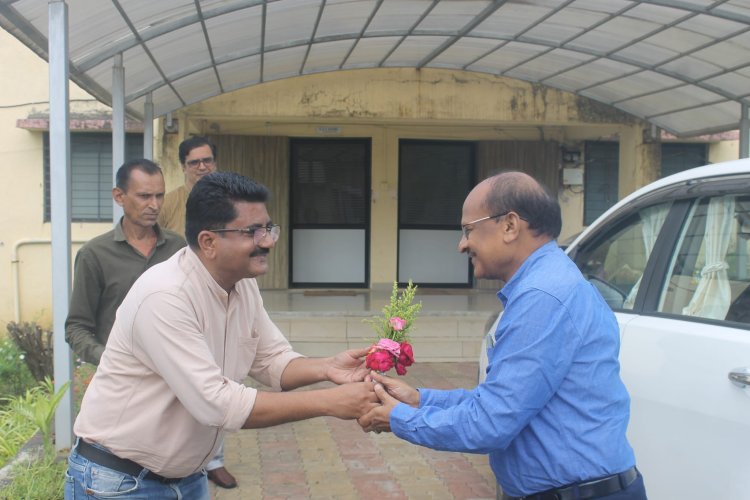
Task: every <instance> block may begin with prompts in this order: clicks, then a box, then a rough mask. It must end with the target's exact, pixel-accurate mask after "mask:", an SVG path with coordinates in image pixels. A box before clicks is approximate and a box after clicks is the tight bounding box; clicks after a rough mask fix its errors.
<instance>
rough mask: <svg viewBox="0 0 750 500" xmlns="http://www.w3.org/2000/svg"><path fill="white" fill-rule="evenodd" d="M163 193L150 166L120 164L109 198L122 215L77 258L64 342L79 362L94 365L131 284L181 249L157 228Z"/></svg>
mask: <svg viewBox="0 0 750 500" xmlns="http://www.w3.org/2000/svg"><path fill="white" fill-rule="evenodd" d="M164 191H165V189H164V176H163V175H162V172H161V169H160V168H159V167H158V166H157V165H156V164H155V163H153V162H152V161H150V160H146V159H139V160H131V161H128V162H126V163H125V164H123V166H122V167H120V169H119V170H118V171H117V186H116V187H115V188H114V189H113V190H112V197H113V198H114V200H115V201H116V202H117V204H118V205H120V206H122V208H123V212H124V214H125V215H123V217H122V218H121V219H120V221H119V222H118V223H117V224H116V225H115V227H114V229H112V230H111V231H109V232H107V233H104V234H102V235H100V236H97V237H96V238H93V239H91V240H90V241H89V242H88V243H86V244H85V245H84V246H83V247H81V249H80V250H79V251H78V254H77V255H76V261H75V273H74V281H73V293H72V296H71V300H70V307H69V311H68V318H67V320H66V321H65V340H66V341H67V342H68V344H70V347H71V348H72V349H73V351H75V353H76V355H77V356H78V357H80V358H81V359H82V360H83V361H86V362H88V363H92V364H95V365H98V364H99V359H100V358H101V356H102V353H103V352H104V345H105V344H106V343H107V339H108V338H109V332H110V330H111V329H112V324H113V323H114V321H115V311H117V308H118V307H119V306H120V303H121V302H122V301H123V299H124V298H125V295H126V294H127V293H128V290H130V287H131V286H132V284H133V283H134V282H135V280H136V279H137V278H138V277H139V276H140V275H141V274H142V273H143V272H144V271H145V270H146V269H148V268H149V267H151V266H153V265H154V264H158V263H160V262H163V261H165V260H167V259H168V258H169V257H171V256H172V255H173V254H174V253H175V252H177V251H178V250H179V249H180V248H182V247H184V246H185V241H184V239H183V238H182V237H181V236H180V235H178V234H176V233H173V232H171V231H168V230H164V229H160V228H159V226H158V224H157V223H156V218H157V216H158V215H159V211H160V209H161V206H162V203H163V202H164Z"/></svg>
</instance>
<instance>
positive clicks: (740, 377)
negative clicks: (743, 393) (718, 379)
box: [729, 368, 750, 389]
mask: <svg viewBox="0 0 750 500" xmlns="http://www.w3.org/2000/svg"><path fill="white" fill-rule="evenodd" d="M729 380H731V381H732V383H733V384H734V385H736V386H738V387H742V388H743V389H744V388H745V387H747V386H748V385H750V370H748V369H747V368H735V369H734V370H733V371H731V372H729Z"/></svg>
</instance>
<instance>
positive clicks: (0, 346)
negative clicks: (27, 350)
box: [0, 338, 36, 398]
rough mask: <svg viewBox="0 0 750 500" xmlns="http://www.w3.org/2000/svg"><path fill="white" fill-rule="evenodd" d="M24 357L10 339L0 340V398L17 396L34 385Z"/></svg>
mask: <svg viewBox="0 0 750 500" xmlns="http://www.w3.org/2000/svg"><path fill="white" fill-rule="evenodd" d="M25 358H26V355H25V354H24V353H23V352H21V350H19V349H18V346H17V345H16V344H15V343H14V342H13V341H12V340H10V339H8V338H3V339H0V398H4V397H11V396H18V395H21V394H23V393H24V392H26V390H27V389H30V388H32V387H34V386H35V385H36V381H35V380H34V377H32V376H31V372H30V371H29V369H28V367H27V366H26V362H25Z"/></svg>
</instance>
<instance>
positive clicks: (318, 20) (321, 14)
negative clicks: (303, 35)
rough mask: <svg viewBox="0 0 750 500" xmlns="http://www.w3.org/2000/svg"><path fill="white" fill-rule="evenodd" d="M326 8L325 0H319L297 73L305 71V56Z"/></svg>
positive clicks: (307, 54) (308, 52) (308, 53)
mask: <svg viewBox="0 0 750 500" xmlns="http://www.w3.org/2000/svg"><path fill="white" fill-rule="evenodd" d="M325 8H326V0H321V2H320V7H318V17H316V18H315V25H314V26H313V30H312V33H310V39H309V40H308V42H307V49H306V50H305V55H304V57H303V58H302V64H300V66H299V72H298V73H297V74H298V75H301V74H302V73H304V71H305V64H307V56H309V55H310V49H311V48H312V45H313V42H315V35H316V34H317V33H318V26H320V18H321V17H323V11H324V10H325Z"/></svg>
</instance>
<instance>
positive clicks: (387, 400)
mask: <svg viewBox="0 0 750 500" xmlns="http://www.w3.org/2000/svg"><path fill="white" fill-rule="evenodd" d="M368 379H370V380H372V381H373V382H375V394H376V395H377V397H378V399H380V403H381V404H380V406H375V407H374V408H373V409H372V410H370V411H369V412H368V413H366V414H365V415H362V416H361V417H360V418H358V419H357V422H358V423H359V425H360V426H362V430H363V431H365V432H376V433H380V432H382V431H386V432H390V430H391V424H390V417H391V411H393V408H394V407H395V406H396V405H397V404H398V403H399V402H400V403H405V404H408V405H409V406H413V407H414V408H418V407H419V391H417V390H416V389H414V388H413V387H411V386H410V385H409V384H407V383H406V382H404V381H403V380H399V379H395V378H391V377H386V376H385V375H381V374H379V373H371V374H370V375H369V376H368Z"/></svg>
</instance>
